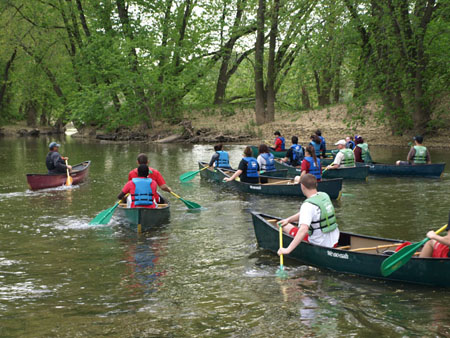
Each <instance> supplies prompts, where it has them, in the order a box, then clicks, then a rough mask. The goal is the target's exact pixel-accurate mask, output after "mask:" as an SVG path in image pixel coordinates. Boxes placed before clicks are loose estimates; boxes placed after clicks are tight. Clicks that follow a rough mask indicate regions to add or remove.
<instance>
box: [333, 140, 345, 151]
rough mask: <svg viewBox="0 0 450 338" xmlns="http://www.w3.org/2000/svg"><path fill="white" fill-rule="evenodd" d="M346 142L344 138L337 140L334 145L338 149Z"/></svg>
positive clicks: (343, 146) (342, 147)
mask: <svg viewBox="0 0 450 338" xmlns="http://www.w3.org/2000/svg"><path fill="white" fill-rule="evenodd" d="M346 144H347V142H345V140H339V141H337V142H336V143H335V144H334V145H335V146H337V148H338V149H344V148H345V145H346Z"/></svg>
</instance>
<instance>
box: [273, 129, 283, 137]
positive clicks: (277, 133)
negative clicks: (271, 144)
mask: <svg viewBox="0 0 450 338" xmlns="http://www.w3.org/2000/svg"><path fill="white" fill-rule="evenodd" d="M273 134H274V135H275V136H281V133H280V132H279V131H278V130H277V131H276V132H274V133H273Z"/></svg>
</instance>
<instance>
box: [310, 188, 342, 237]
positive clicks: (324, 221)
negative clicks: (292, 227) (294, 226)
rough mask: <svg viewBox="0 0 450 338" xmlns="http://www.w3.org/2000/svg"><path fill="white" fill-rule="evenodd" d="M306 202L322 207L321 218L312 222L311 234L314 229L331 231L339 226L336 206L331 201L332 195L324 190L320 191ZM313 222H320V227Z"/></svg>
mask: <svg viewBox="0 0 450 338" xmlns="http://www.w3.org/2000/svg"><path fill="white" fill-rule="evenodd" d="M305 202H309V203H311V204H314V205H315V206H318V207H319V209H320V220H319V221H318V222H311V225H310V226H309V230H308V234H309V235H310V236H311V235H312V234H313V232H314V230H318V229H320V230H322V232H323V233H327V232H331V231H333V230H334V229H336V228H337V227H338V225H337V223H336V216H335V214H334V206H333V203H331V200H330V196H328V194H327V193H324V192H318V193H317V194H316V195H314V196H312V197H310V198H308V199H307V200H306V201H305ZM313 224H319V227H314V228H313V226H312V225H313Z"/></svg>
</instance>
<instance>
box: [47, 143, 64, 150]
mask: <svg viewBox="0 0 450 338" xmlns="http://www.w3.org/2000/svg"><path fill="white" fill-rule="evenodd" d="M53 147H61V145H60V144H58V143H56V142H52V143H50V144H49V145H48V149H52V148H53Z"/></svg>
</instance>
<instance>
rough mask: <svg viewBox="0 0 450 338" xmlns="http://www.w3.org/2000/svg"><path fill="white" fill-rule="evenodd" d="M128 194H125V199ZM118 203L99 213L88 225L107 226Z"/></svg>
mask: <svg viewBox="0 0 450 338" xmlns="http://www.w3.org/2000/svg"><path fill="white" fill-rule="evenodd" d="M128 195H129V194H126V195H125V196H124V198H126V197H127V196H128ZM119 203H120V201H117V203H116V204H114V205H113V206H112V207H111V208H109V209H106V210H103V211H101V212H100V213H99V214H98V215H97V216H95V218H94V219H93V220H92V221H90V222H89V225H99V224H103V225H104V224H108V223H109V221H110V220H111V217H112V215H113V214H114V211H115V210H116V208H117V207H118V206H119Z"/></svg>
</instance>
